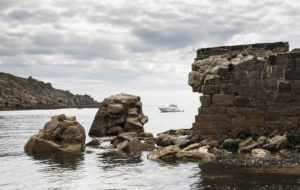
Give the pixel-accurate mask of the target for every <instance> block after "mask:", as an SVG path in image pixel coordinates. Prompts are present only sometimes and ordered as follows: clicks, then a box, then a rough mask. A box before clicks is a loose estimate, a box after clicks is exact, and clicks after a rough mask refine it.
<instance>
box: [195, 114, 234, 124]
mask: <svg viewBox="0 0 300 190" xmlns="http://www.w3.org/2000/svg"><path fill="white" fill-rule="evenodd" d="M196 122H226V123H229V122H231V120H230V119H229V118H228V117H227V115H226V114H214V113H211V114H210V115H205V114H202V115H198V116H196Z"/></svg>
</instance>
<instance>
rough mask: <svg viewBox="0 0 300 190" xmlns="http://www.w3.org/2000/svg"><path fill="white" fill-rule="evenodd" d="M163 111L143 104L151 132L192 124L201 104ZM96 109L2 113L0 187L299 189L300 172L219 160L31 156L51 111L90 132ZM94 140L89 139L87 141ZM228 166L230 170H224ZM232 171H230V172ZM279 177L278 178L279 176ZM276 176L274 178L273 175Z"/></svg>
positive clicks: (106, 154) (103, 153)
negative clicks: (250, 168) (29, 144)
mask: <svg viewBox="0 0 300 190" xmlns="http://www.w3.org/2000/svg"><path fill="white" fill-rule="evenodd" d="M184 109H185V112H180V113H160V112H159V110H158V109H157V107H144V113H145V114H146V115H148V116H149V118H150V120H149V123H147V124H146V125H145V130H146V131H147V132H152V133H155V134H156V133H158V132H163V131H166V130H168V129H171V128H172V129H178V128H189V127H191V124H192V122H193V120H194V115H195V114H196V111H197V108H189V107H187V108H184ZM96 111H97V109H61V110H31V111H9V112H0V173H1V174H0V176H1V177H0V189H1V190H2V189H72V190H74V189H92V190H93V189H95V190H96V189H180V190H181V189H298V188H299V183H300V177H299V176H297V175H283V174H275V175H271V174H264V175H261V174H256V173H252V174H249V173H247V172H246V173H245V171H244V170H243V171H241V170H240V168H239V167H236V168H228V166H225V165H224V164H220V163H215V164H208V165H201V164H199V163H158V162H154V161H150V160H148V159H147V158H146V155H147V152H143V153H138V154H137V153H135V154H131V155H127V154H124V153H120V152H115V151H107V150H105V149H93V151H94V152H93V153H91V154H84V153H82V154H72V155H70V154H54V155H47V156H34V157H33V156H28V155H27V154H25V153H24V150H23V146H24V144H25V143H26V141H27V140H28V139H29V137H30V136H31V135H33V134H35V133H36V132H37V131H38V130H39V129H41V128H42V127H43V125H44V124H45V122H46V121H48V120H49V119H50V117H51V116H53V115H56V114H61V113H64V114H66V115H68V116H71V115H74V116H76V117H77V120H78V121H79V122H80V123H81V124H82V125H83V126H84V127H85V129H86V132H88V130H89V128H90V126H91V124H92V121H93V118H94V116H95V114H96ZM88 140H90V139H89V138H88V139H87V141H88ZM226 167H227V169H226ZM229 171H230V172H229ZM276 177H277V178H276ZM272 179H276V180H272Z"/></svg>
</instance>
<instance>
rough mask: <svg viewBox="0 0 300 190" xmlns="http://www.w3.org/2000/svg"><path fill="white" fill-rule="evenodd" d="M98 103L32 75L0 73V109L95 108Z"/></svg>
mask: <svg viewBox="0 0 300 190" xmlns="http://www.w3.org/2000/svg"><path fill="white" fill-rule="evenodd" d="M99 105H100V103H99V102H97V101H95V100H94V99H93V98H92V97H90V96H89V95H77V94H76V95H74V94H72V93H71V92H69V91H65V90H59V89H55V88H53V87H52V85H51V84H50V83H44V82H42V81H38V80H36V79H34V78H32V77H29V78H21V77H17V76H14V75H11V74H7V73H2V72H1V73H0V110H25V109H58V108H92V107H93V108H96V107H99Z"/></svg>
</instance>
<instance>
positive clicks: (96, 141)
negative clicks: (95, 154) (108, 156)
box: [85, 139, 101, 146]
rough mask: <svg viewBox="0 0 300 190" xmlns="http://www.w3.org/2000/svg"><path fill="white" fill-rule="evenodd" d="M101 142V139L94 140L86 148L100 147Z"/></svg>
mask: <svg viewBox="0 0 300 190" xmlns="http://www.w3.org/2000/svg"><path fill="white" fill-rule="evenodd" d="M100 144H101V141H100V140H99V139H93V140H91V141H90V142H88V143H86V145H85V146H99V145H100Z"/></svg>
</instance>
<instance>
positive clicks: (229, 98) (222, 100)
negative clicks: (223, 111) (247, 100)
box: [212, 94, 234, 107]
mask: <svg viewBox="0 0 300 190" xmlns="http://www.w3.org/2000/svg"><path fill="white" fill-rule="evenodd" d="M212 104H213V105H214V106H224V107H229V106H233V105H234V94H214V95H213V96H212Z"/></svg>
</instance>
